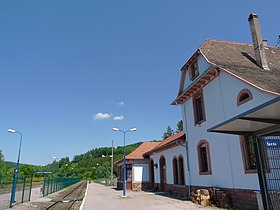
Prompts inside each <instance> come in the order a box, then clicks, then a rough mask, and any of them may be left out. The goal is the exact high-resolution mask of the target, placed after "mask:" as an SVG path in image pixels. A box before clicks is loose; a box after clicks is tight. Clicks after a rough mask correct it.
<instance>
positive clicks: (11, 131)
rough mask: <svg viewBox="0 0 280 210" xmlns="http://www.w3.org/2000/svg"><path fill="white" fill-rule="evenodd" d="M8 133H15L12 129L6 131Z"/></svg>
mask: <svg viewBox="0 0 280 210" xmlns="http://www.w3.org/2000/svg"><path fill="white" fill-rule="evenodd" d="M8 132H10V133H15V132H16V130H14V129H10V128H9V129H8Z"/></svg>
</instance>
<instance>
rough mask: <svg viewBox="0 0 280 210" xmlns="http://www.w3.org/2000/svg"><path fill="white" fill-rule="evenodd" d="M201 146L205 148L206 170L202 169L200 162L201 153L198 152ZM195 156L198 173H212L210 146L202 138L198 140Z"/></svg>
mask: <svg viewBox="0 0 280 210" xmlns="http://www.w3.org/2000/svg"><path fill="white" fill-rule="evenodd" d="M202 147H205V148H206V154H207V166H208V171H202V162H201V161H202V160H201V153H200V148H202ZM197 156H198V165H199V175H212V168H211V157H210V148H209V143H208V141H206V140H204V139H203V140H200V141H199V142H198V144H197Z"/></svg>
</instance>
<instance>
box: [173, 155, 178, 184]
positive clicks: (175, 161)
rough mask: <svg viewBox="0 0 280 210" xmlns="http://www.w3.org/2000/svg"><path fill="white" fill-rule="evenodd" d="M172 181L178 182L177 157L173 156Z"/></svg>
mask: <svg viewBox="0 0 280 210" xmlns="http://www.w3.org/2000/svg"><path fill="white" fill-rule="evenodd" d="M173 182H174V184H178V163H177V158H173Z"/></svg>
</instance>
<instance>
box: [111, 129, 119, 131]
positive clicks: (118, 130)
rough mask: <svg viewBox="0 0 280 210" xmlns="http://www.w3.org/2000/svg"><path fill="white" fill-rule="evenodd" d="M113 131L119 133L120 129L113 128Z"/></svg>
mask: <svg viewBox="0 0 280 210" xmlns="http://www.w3.org/2000/svg"><path fill="white" fill-rule="evenodd" d="M112 130H113V131H119V130H120V129H118V128H112Z"/></svg>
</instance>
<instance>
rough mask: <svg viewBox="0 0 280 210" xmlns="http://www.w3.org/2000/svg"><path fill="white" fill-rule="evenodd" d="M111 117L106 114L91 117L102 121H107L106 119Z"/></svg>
mask: <svg viewBox="0 0 280 210" xmlns="http://www.w3.org/2000/svg"><path fill="white" fill-rule="evenodd" d="M111 117H112V115H111V114H108V113H101V112H99V113H97V114H95V115H94V116H93V118H94V120H104V119H108V118H111Z"/></svg>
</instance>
